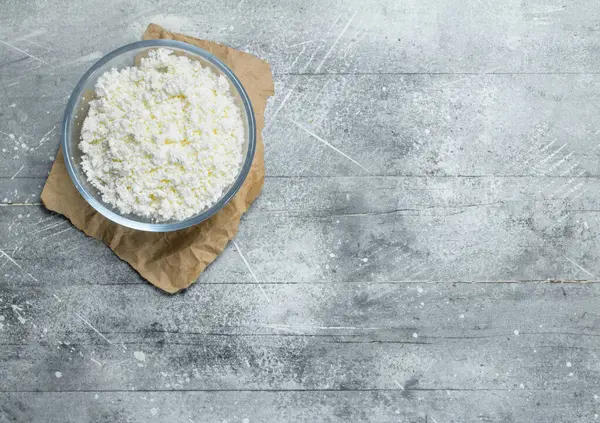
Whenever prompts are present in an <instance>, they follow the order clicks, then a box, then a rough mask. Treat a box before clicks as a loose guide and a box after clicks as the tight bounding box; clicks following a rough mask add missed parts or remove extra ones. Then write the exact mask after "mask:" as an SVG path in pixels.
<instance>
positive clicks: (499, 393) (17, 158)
mask: <svg viewBox="0 0 600 423" xmlns="http://www.w3.org/2000/svg"><path fill="white" fill-rule="evenodd" d="M173 3H176V2H171V1H167V0H158V1H155V0H141V1H133V0H127V1H120V0H111V1H105V2H97V1H93V0H84V1H77V2H71V1H51V0H48V1H41V0H40V1H20V0H2V1H0V81H1V86H2V89H1V90H0V159H1V160H0V201H1V202H0V391H1V392H0V423H6V422H46V423H50V422H56V423H59V422H60V423H63V422H111V423H112V422H165V423H166V422H169V423H170V422H183V423H188V422H195V423H198V422H219V423H222V422H230V423H232V422H247V423H249V422H285V421H290V422H291V421H294V422H295V421H298V422H315V421H329V422H397V421H400V422H424V423H429V422H433V423H448V422H540V423H542V422H543V423H548V422H575V421H577V422H594V421H600V420H598V419H599V417H598V414H600V399H599V396H600V357H599V355H600V328H599V326H600V284H599V283H598V277H597V276H596V275H598V274H600V262H599V261H598V257H599V255H600V237H599V234H600V218H599V217H600V214H599V213H600V200H598V195H599V194H600V180H599V176H600V171H599V165H600V119H599V118H598V117H599V116H600V56H599V54H598V53H599V52H600V3H599V2H598V1H595V0H581V1H577V2H574V1H558V0H545V1H532V0H507V1H491V0H406V1H404V0H372V1H368V2H365V1H361V0H352V1H347V2H342V1H336V2H321V1H312V2H311V1H306V2H284V1H275V0H258V1H251V0H245V1H244V0H235V1H229V0H219V1H216V0H215V1H213V0H211V1H204V2H197V1H183V2H177V3H180V4H178V5H174V4H173ZM150 22H155V23H158V24H161V25H163V26H165V27H166V28H168V29H171V30H173V31H179V32H184V33H187V34H190V35H194V36H198V37H201V38H206V39H211V40H216V41H219V42H223V43H226V44H228V45H231V46H233V47H235V48H238V49H242V50H246V51H249V52H251V53H253V54H256V55H257V56H260V57H262V58H264V59H266V60H268V61H269V62H270V63H271V65H272V68H273V71H274V77H275V81H276V96H275V97H274V98H273V99H272V100H271V101H270V103H269V107H268V109H267V116H266V122H267V127H266V129H265V131H264V138H265V146H266V153H265V155H266V157H265V158H266V163H267V177H266V182H265V187H264V191H263V193H262V196H261V197H260V198H259V200H258V201H257V202H256V203H255V204H254V205H253V206H252V208H251V210H250V212H249V213H248V214H247V215H246V216H245V217H244V219H243V222H242V225H241V227H240V232H239V235H238V236H237V238H236V239H235V243H231V244H230V245H228V247H227V249H226V251H225V252H224V253H223V255H222V256H221V257H219V258H218V259H217V260H216V262H214V263H213V264H212V265H211V266H210V268H209V269H208V270H207V271H206V272H205V273H204V274H203V275H202V276H201V277H200V279H199V281H198V282H197V283H196V284H195V285H193V286H192V287H191V288H190V289H188V290H187V291H185V292H184V293H182V294H180V295H177V296H168V295H164V294H162V293H161V292H159V291H158V290H157V289H155V288H153V287H152V286H150V285H149V284H148V283H146V282H144V281H143V280H142V279H141V278H140V277H139V276H138V275H137V274H136V273H135V272H134V271H133V270H132V269H131V268H130V267H129V266H128V265H126V264H125V263H123V262H121V261H119V260H118V259H117V258H116V257H115V256H114V255H113V254H112V253H111V251H110V250H108V249H107V248H106V247H104V246H103V245H101V244H100V243H99V242H97V241H95V240H93V239H90V238H88V237H86V236H85V235H83V234H82V233H80V232H79V231H77V230H76V229H74V228H73V227H72V226H71V225H70V223H69V222H68V221H67V220H66V219H64V218H62V217H61V216H58V215H54V214H51V213H49V212H47V211H46V210H45V209H44V208H43V206H41V204H40V199H39V195H40V192H41V188H42V186H43V184H44V181H45V178H46V176H47V173H48V170H49V169H50V166H51V163H52V160H53V158H54V156H55V154H56V152H57V146H58V125H59V122H60V120H61V116H62V112H63V110H64V107H65V104H66V101H67V98H68V96H69V95H70V93H71V90H72V89H73V87H74V86H75V84H76V82H77V81H78V79H79V78H80V77H81V75H82V74H83V73H84V72H85V70H86V69H87V68H88V67H89V66H90V65H91V64H92V63H93V62H94V61H95V60H97V59H98V58H100V57H101V56H102V55H104V54H106V53H108V52H109V51H111V50H113V49H115V48H117V47H119V46H121V45H123V44H125V43H129V42H133V41H135V40H137V39H139V37H140V35H141V33H142V32H143V30H144V28H145V26H146V25H147V24H148V23H150Z"/></svg>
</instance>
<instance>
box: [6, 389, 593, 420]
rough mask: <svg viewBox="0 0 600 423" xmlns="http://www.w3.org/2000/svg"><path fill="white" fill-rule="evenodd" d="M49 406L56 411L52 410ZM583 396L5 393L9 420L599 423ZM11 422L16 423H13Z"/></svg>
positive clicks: (421, 392)
mask: <svg viewBox="0 0 600 423" xmlns="http://www.w3.org/2000/svg"><path fill="white" fill-rule="evenodd" d="M49 404H50V405H51V406H49ZM597 404H598V402H597V401H596V400H594V399H593V397H592V396H591V395H590V394H589V393H586V392H581V394H578V395H570V396H567V395H564V394H563V393H561V392H556V391H543V392H538V391H527V390H523V389H516V390H514V391H512V392H511V393H509V394H508V395H506V392H497V391H462V392H461V391H426V390H419V389H418V388H411V389H410V390H408V391H401V390H396V391H383V392H381V391H378V392H369V391H366V392H356V391H350V392H348V391H342V392H340V391H337V392H322V391H317V392H310V391H309V392H305V391H302V392H244V391H235V392H195V391H183V392H123V391H121V392H66V393H62V392H61V393H54V392H53V393H17V394H2V393H0V407H2V408H0V410H2V411H3V412H4V414H5V416H7V419H8V421H36V420H37V419H39V416H43V417H44V422H46V423H71V422H72V423H79V422H81V421H94V422H105V421H106V422H113V421H126V422H131V423H138V422H139V423H145V422H148V421H153V422H164V423H172V422H184V423H188V422H191V423H198V422H205V421H209V422H225V421H227V422H245V421H248V422H265V423H268V422H273V423H279V422H282V421H294V422H314V421H326V422H340V423H354V422H356V423H364V422H398V421H400V422H407V423H435V422H440V423H441V422H442V421H443V422H448V423H459V422H471V421H482V422H509V421H529V422H542V421H543V422H565V421H578V420H580V419H581V420H583V421H594V419H595V415H597V414H598V406H597ZM10 419H12V420H10Z"/></svg>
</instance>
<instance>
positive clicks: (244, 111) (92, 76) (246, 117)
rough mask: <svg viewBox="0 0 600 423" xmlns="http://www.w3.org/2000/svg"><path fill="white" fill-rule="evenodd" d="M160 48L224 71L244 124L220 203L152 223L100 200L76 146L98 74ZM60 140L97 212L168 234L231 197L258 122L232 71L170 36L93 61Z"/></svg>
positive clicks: (77, 89)
mask: <svg viewBox="0 0 600 423" xmlns="http://www.w3.org/2000/svg"><path fill="white" fill-rule="evenodd" d="M159 47H164V48H168V49H170V50H173V51H174V52H175V54H183V55H185V56H187V57H188V58H190V59H191V60H198V61H200V62H201V63H202V66H207V67H209V68H210V69H211V70H212V71H213V72H215V73H216V74H217V75H224V76H225V77H226V78H227V80H228V81H229V84H230V92H231V94H232V95H233V97H234V99H235V101H236V104H237V105H238V107H239V108H240V110H241V115H242V121H243V123H244V132H245V135H246V136H245V140H244V144H243V146H242V152H243V157H244V158H243V160H242V164H241V167H240V170H239V173H238V175H237V177H236V179H235V181H234V182H233V183H232V184H231V185H230V186H229V187H228V188H226V189H225V190H224V191H223V194H222V196H221V198H220V199H219V201H217V202H216V203H215V204H213V205H212V206H211V207H209V208H207V209H204V210H202V211H201V212H199V213H198V214H196V215H194V216H191V217H189V218H187V219H185V220H181V221H168V222H160V223H156V222H153V221H152V220H151V219H149V218H144V217H141V216H137V215H133V214H127V215H126V214H122V213H120V212H119V211H118V210H117V209H116V208H114V207H113V206H111V205H110V204H107V203H105V202H104V201H102V196H101V194H100V192H99V191H98V190H97V189H96V188H94V187H93V186H92V185H91V184H90V183H89V182H88V180H87V177H86V175H85V173H84V171H83V169H82V168H81V156H82V153H81V151H80V150H79V147H78V145H79V141H80V133H81V127H82V125H83V121H84V119H85V117H86V116H87V113H88V110H89V102H90V100H92V99H93V97H94V86H95V85H96V81H97V80H98V78H99V77H100V76H101V75H102V74H103V73H104V72H106V71H108V70H110V69H112V68H117V69H122V68H125V67H128V66H134V65H135V64H136V63H137V60H139V58H141V57H143V56H144V54H145V53H147V52H148V51H149V50H151V49H155V48H159ZM61 129H62V131H61V144H62V148H63V153H64V157H65V164H66V166H67V170H68V172H69V175H70V176H71V179H72V180H73V184H75V187H76V188H77V190H78V191H79V193H80V194H81V196H82V197H83V198H85V200H86V201H87V202H88V203H89V204H90V205H91V206H92V207H93V208H94V209H95V210H96V211H97V212H98V213H100V214H102V215H103V216H104V217H106V218H108V219H110V220H112V221H113V222H115V223H118V224H119V225H122V226H126V227H128V228H132V229H137V230H141V231H148V232H170V231H177V230H180V229H184V228H187V227H190V226H193V225H196V224H198V223H200V222H202V221H204V220H206V219H208V218H209V217H211V216H212V215H214V214H215V213H217V212H218V211H219V210H221V209H222V208H223V207H225V205H226V204H227V203H228V202H229V201H230V200H231V199H232V198H233V196H234V195H235V194H236V192H237V191H238V190H239V189H240V187H241V186H242V184H243V183H244V180H245V179H246V176H247V175H248V172H249V171H250V167H251V166H252V160H253V158H254V150H255V148H256V122H255V119H254V111H253V109H252V104H251V103H250V99H249V98H248V94H246V91H245V90H244V87H243V86H242V83H241V82H240V81H239V79H238V78H237V77H236V76H235V74H234V73H233V72H232V71H231V69H229V67H227V65H225V64H224V63H223V62H221V61H220V60H219V59H217V58H216V57H215V56H213V55H212V54H210V53H209V52H207V51H205V50H203V49H201V48H199V47H196V46H193V45H191V44H187V43H183V42H180V41H173V40H147V41H139V42H136V43H132V44H128V45H126V46H123V47H121V48H118V49H116V50H115V51H113V52H111V53H109V54H107V55H106V56H104V57H103V58H101V59H100V60H98V62H96V63H95V64H94V65H93V66H92V67H91V68H90V70H88V71H87V72H86V73H85V75H83V77H82V78H81V80H80V81H79V83H78V84H77V86H76V87H75V89H74V90H73V94H71V98H70V99H69V102H68V103H67V108H66V110H65V116H64V118H63V122H62V127H61Z"/></svg>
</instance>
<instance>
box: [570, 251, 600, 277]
mask: <svg viewBox="0 0 600 423" xmlns="http://www.w3.org/2000/svg"><path fill="white" fill-rule="evenodd" d="M563 257H564V258H566V259H567V260H569V261H570V262H571V263H573V264H574V265H575V266H577V267H578V268H579V269H580V270H582V271H583V272H585V273H587V274H588V275H590V276H591V277H593V278H594V279H598V278H597V277H596V276H595V275H594V274H593V273H592V272H590V271H588V270H586V269H584V268H583V267H581V266H580V265H578V264H577V263H575V262H574V261H573V260H571V259H570V258H569V257H567V256H563Z"/></svg>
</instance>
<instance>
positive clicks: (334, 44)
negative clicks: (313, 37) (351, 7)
mask: <svg viewBox="0 0 600 423" xmlns="http://www.w3.org/2000/svg"><path fill="white" fill-rule="evenodd" d="M357 13H358V10H357V11H355V12H354V14H353V15H352V17H351V18H350V19H349V20H348V23H346V26H345V27H344V29H342V32H340V35H338V37H337V38H336V39H335V41H334V42H333V44H332V45H331V48H330V49H329V51H328V52H327V53H326V54H325V56H323V60H321V63H319V65H318V66H317V68H316V69H315V73H319V70H320V69H321V66H323V64H324V63H325V61H326V60H327V58H329V55H330V54H331V52H332V51H333V49H334V48H335V46H336V44H337V43H338V41H339V40H340V38H342V35H344V32H346V30H347V29H348V27H349V26H350V24H351V23H352V21H353V20H354V17H355V16H356V14H357Z"/></svg>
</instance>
